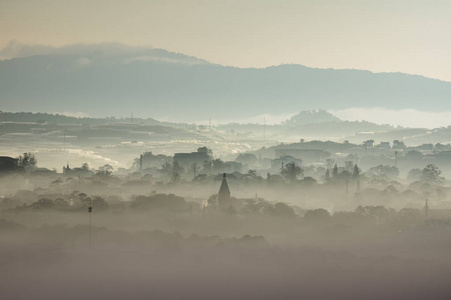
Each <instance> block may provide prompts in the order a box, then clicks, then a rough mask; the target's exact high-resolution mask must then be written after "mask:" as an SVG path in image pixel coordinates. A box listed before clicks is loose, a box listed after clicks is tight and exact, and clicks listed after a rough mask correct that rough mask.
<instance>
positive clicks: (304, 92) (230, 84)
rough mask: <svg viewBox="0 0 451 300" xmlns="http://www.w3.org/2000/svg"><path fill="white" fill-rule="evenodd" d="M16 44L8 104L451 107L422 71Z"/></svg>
mask: <svg viewBox="0 0 451 300" xmlns="http://www.w3.org/2000/svg"><path fill="white" fill-rule="evenodd" d="M13 46H14V47H13ZM13 46H9V47H8V48H6V49H4V50H2V51H1V52H0V57H14V58H11V59H4V60H1V61H0V110H8V111H46V112H82V113H86V114H89V115H92V116H102V117H105V116H128V115H130V113H131V112H135V114H136V115H139V116H141V117H145V118H147V117H152V118H155V119H158V120H162V119H170V120H183V121H195V120H206V119H208V118H209V117H211V118H217V119H220V118H223V119H234V118H244V117H249V116H255V115H258V114H263V113H271V114H282V113H290V112H293V113H295V112H297V111H300V110H306V109H315V108H318V107H321V108H324V109H343V108H349V107H376V106H377V107H386V108H390V109H402V108H414V109H418V110H425V111H441V110H451V101H449V100H450V99H451V83H450V82H443V81H439V80H436V79H430V78H425V77H422V76H417V75H407V74H401V73H372V72H369V71H359V70H334V69H314V68H308V67H305V66H301V65H281V66H273V67H268V68H264V69H254V68H247V69H243V68H235V67H225V66H221V65H215V64H211V63H208V62H206V61H204V60H201V59H197V58H194V57H190V56H186V55H183V54H177V53H171V52H168V51H165V50H161V49H146V48H137V47H127V46H123V45H119V44H106V45H74V46H68V47H63V48H52V47H43V46H41V47H34V48H33V47H32V46H28V47H27V46H23V45H13ZM289 122H290V121H288V123H287V125H288V124H289Z"/></svg>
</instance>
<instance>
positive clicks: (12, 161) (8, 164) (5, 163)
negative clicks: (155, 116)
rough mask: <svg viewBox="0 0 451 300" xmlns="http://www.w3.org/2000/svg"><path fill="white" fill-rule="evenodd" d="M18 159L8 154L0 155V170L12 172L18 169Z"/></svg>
mask: <svg viewBox="0 0 451 300" xmlns="http://www.w3.org/2000/svg"><path fill="white" fill-rule="evenodd" d="M18 163H19V160H18V159H17V158H12V157H9V156H0V172H12V171H16V170H17V169H19V168H20V167H19V165H18Z"/></svg>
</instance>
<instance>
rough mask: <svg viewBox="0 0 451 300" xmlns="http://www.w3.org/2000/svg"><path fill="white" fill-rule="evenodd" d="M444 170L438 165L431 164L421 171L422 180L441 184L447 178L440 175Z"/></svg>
mask: <svg viewBox="0 0 451 300" xmlns="http://www.w3.org/2000/svg"><path fill="white" fill-rule="evenodd" d="M441 174H442V171H440V170H439V168H438V167H437V166H436V165H433V164H429V165H427V166H426V167H425V168H424V169H423V171H422V172H421V177H420V180H421V181H422V182H425V183H435V184H440V183H443V182H444V181H445V178H444V177H442V176H440V175H441Z"/></svg>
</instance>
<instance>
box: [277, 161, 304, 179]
mask: <svg viewBox="0 0 451 300" xmlns="http://www.w3.org/2000/svg"><path fill="white" fill-rule="evenodd" d="M280 173H281V174H282V176H283V177H284V178H285V179H286V180H287V181H288V182H293V181H295V180H296V179H297V178H298V176H300V175H302V174H303V170H302V169H301V168H300V167H299V166H297V165H296V164H295V163H294V162H292V163H288V164H287V165H286V166H285V168H284V169H283V170H282V171H281V172H280Z"/></svg>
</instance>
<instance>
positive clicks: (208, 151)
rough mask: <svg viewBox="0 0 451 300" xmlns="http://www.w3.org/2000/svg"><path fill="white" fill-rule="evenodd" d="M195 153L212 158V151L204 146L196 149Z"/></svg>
mask: <svg viewBox="0 0 451 300" xmlns="http://www.w3.org/2000/svg"><path fill="white" fill-rule="evenodd" d="M197 152H201V153H207V154H208V156H210V157H213V151H211V149H209V148H207V147H205V146H204V147H199V148H197Z"/></svg>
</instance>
